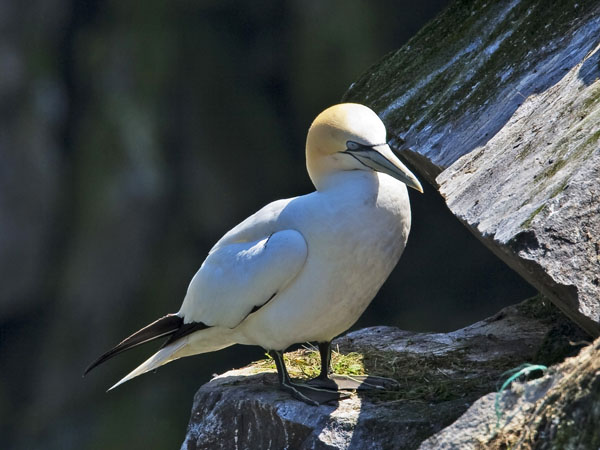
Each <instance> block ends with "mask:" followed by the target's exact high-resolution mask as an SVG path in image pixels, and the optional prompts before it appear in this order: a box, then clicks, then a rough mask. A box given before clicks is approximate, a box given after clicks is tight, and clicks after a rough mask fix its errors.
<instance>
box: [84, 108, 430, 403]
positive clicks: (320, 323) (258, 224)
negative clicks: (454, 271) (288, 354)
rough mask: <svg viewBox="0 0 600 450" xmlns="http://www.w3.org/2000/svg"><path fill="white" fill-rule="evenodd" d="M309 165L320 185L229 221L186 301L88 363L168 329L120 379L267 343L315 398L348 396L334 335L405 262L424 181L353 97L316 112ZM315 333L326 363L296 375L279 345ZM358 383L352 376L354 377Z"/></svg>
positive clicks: (293, 386)
mask: <svg viewBox="0 0 600 450" xmlns="http://www.w3.org/2000/svg"><path fill="white" fill-rule="evenodd" d="M306 166H307V169H308V174H309V176H310V178H311V180H312V182H313V184H314V185H315V188H316V191H315V192H312V193H310V194H307V195H303V196H299V197H295V198H290V199H285V200H277V201H275V202H273V203H270V204H268V205H267V206H265V207H264V208H262V209H261V210H259V211H258V212H257V213H255V214H253V215H252V216H250V217H248V218H247V219H246V220H244V221H243V222H242V223H240V224H239V225H237V226H236V227H235V228H233V229H232V230H230V231H229V232H228V233H227V234H225V236H223V237H222V238H221V239H220V240H219V241H218V242H217V243H216V245H215V246H214V247H213V248H212V249H211V250H210V252H209V254H208V256H207V258H206V260H205V261H204V263H203V264H202V266H201V267H200V269H199V270H198V272H197V273H196V275H195V276H194V277H193V279H192V281H191V283H190V285H189V287H188V290H187V294H186V296H185V298H184V300H183V304H182V305H181V309H180V310H179V311H178V312H177V313H175V314H169V315H167V316H164V317H162V318H160V319H158V320H157V321H155V322H153V323H152V324H150V325H148V326H146V327H145V328H143V329H141V330H140V331H138V332H137V333H135V334H133V335H132V336H130V337H128V338H127V339H125V340H124V341H122V342H121V343H120V344H119V345H117V346H116V347H115V348H113V349H112V350H110V351H109V352H107V353H105V354H104V355H102V356H101V357H100V358H99V359H98V360H96V361H95V362H94V363H92V364H91V365H90V366H89V367H88V369H87V370H86V373H87V372H88V371H90V370H91V369H92V368H94V367H96V366H97V365H98V364H100V363H102V362H104V361H106V360H107V359H109V358H111V357H112V356H114V355H116V354H118V353H121V352H122V351H125V350H127V349H129V348H132V347H135V346H137V345H140V344H143V343H146V342H149V341H152V340H154V339H158V338H161V337H167V338H168V339H167V340H166V342H165V344H164V345H163V347H162V348H161V349H160V350H159V351H158V352H156V353H155V354H154V355H153V356H152V357H150V358H149V359H148V360H147V361H145V362H144V363H143V364H141V365H140V366H139V367H138V368H136V369H135V370H134V371H132V372H131V373H130V374H129V375H127V376H126V377H125V378H123V379H122V380H121V381H119V382H118V383H117V384H115V385H114V386H113V387H112V388H111V389H113V388H115V387H116V386H118V385H120V384H122V383H124V382H126V381H128V380H130V379H132V378H134V377H137V376H138V375H141V374H143V373H145V372H148V371H150V370H153V369H156V368H157V367H159V366H162V365H163V364H166V363H168V362H170V361H173V360H175V359H178V358H181V357H184V356H190V355H196V354H200V353H206V352H212V351H215V350H220V349H222V348H225V347H228V346H230V345H233V344H248V345H259V346H261V347H263V348H264V349H265V350H267V351H268V352H269V354H270V355H271V356H272V357H273V359H274V360H275V363H276V367H277V371H278V375H279V382H280V386H281V387H282V388H283V389H285V390H287V391H288V392H290V393H291V394H292V395H293V396H295V397H296V398H298V399H301V400H303V401H306V402H308V403H311V404H318V403H323V402H326V401H330V400H332V399H335V398H340V394H338V393H337V392H335V391H337V388H339V387H340V383H339V382H338V383H337V384H333V385H332V384H331V382H330V381H329V366H330V362H329V361H330V354H331V353H330V351H331V350H330V342H331V340H332V339H333V338H334V337H336V336H338V335H339V334H341V333H343V332H344V331H346V330H347V329H348V328H349V327H351V326H352V325H353V324H354V323H355V322H356V320H357V319H358V318H359V317H360V315H361V314H362V313H363V311H364V310H365V308H366V307H367V306H368V305H369V303H370V302H371V300H372V299H373V297H374V296H375V294H376V293H377V291H378V290H379V288H380V287H381V285H382V284H383V282H384V281H385V280H386V279H387V277H388V276H389V274H390V272H391V271H392V269H393V268H394V266H395V265H396V263H397V262H398V260H399V258H400V255H401V254H402V251H403V250H404V247H405V245H406V241H407V238H408V233H409V230H410V223H411V214H410V204H409V199H408V192H407V189H406V186H410V187H412V188H414V189H416V190H418V191H420V192H423V189H422V187H421V184H420V183H419V181H418V180H417V179H416V177H415V176H414V175H413V174H412V173H411V172H410V170H409V169H408V168H407V167H406V166H405V165H404V164H403V163H402V162H401V161H400V160H399V159H398V158H397V157H396V156H395V155H394V153H393V152H392V151H391V149H390V147H389V146H388V145H387V144H386V130H385V126H384V124H383V122H382V121H381V120H380V119H379V117H378V116H377V115H376V114H375V113H374V112H373V111H372V110H371V109H369V108H367V107H366V106H363V105H359V104H354V103H345V104H340V105H335V106H332V107H330V108H328V109H326V110H325V111H323V112H322V113H321V114H319V115H318V116H317V118H316V119H315V120H314V122H313V123H312V125H311V127H310V129H309V131H308V136H307V141H306ZM309 341H316V342H317V343H318V344H319V350H320V353H321V374H320V375H319V376H318V377H317V379H315V380H314V383H313V385H310V384H308V385H306V384H298V383H294V382H292V381H291V380H290V378H289V376H288V373H287V370H286V367H285V364H284V362H283V357H282V355H283V351H284V350H285V349H287V348H288V347H289V346H290V345H292V344H295V343H301V342H309ZM351 387H353V388H354V387H355V386H351Z"/></svg>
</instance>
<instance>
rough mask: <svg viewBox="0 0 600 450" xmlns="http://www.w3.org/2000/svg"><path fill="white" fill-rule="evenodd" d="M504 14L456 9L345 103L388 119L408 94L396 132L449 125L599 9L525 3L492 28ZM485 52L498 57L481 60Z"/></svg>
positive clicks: (497, 7) (494, 8)
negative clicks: (354, 103) (358, 104)
mask: <svg viewBox="0 0 600 450" xmlns="http://www.w3.org/2000/svg"><path fill="white" fill-rule="evenodd" d="M505 8H506V3H503V2H486V1H466V0H465V1H455V2H453V3H452V4H451V6H450V7H449V8H448V9H447V10H446V11H445V12H444V13H443V14H441V15H440V16H438V17H437V18H436V19H434V20H433V21H432V22H430V23H429V24H428V25H427V26H426V27H424V28H423V29H422V30H421V31H420V32H419V33H418V34H417V35H416V36H415V37H414V38H413V39H411V40H410V41H409V42H408V43H407V44H406V45H405V46H404V47H403V48H401V49H400V50H398V51H397V52H395V53H393V54H391V55H389V56H388V57H386V58H385V59H384V60H383V61H382V62H380V63H379V64H377V65H375V66H373V67H372V68H371V69H369V70H368V71H367V73H366V74H365V75H364V76H363V77H362V78H361V79H360V80H359V81H358V82H357V83H355V84H354V85H353V87H352V88H351V89H350V90H349V91H348V93H347V94H346V96H345V100H348V101H359V102H363V103H366V104H368V105H369V106H371V107H372V108H373V109H375V110H376V111H383V110H385V109H386V108H388V107H389V106H390V104H391V103H393V102H394V101H396V100H397V99H398V98H401V97H402V96H403V95H405V94H407V93H408V94H407V95H406V97H405V101H404V102H403V104H402V105H398V108H395V109H394V110H393V111H391V112H390V114H388V116H387V117H386V121H387V122H388V128H389V129H391V130H393V131H395V132H400V131H402V130H407V129H408V128H410V127H414V128H416V129H417V130H418V129H420V128H421V127H424V126H426V124H427V123H428V122H429V121H430V120H439V119H443V118H445V119H446V121H447V122H451V121H452V120H453V119H454V118H455V117H459V116H460V115H461V114H462V113H464V112H465V111H467V110H471V109H477V108H479V107H481V106H482V105H483V104H484V103H486V102H487V101H489V100H492V99H493V97H494V96H495V95H498V94H499V93H500V92H501V90H502V89H501V88H502V86H504V85H506V84H507V83H508V82H509V81H510V80H512V79H514V78H515V77H518V76H520V74H522V73H523V72H525V71H527V70H530V68H531V66H532V64H535V63H536V61H540V60H543V59H544V58H546V57H547V56H548V55H549V54H550V53H551V52H553V51H554V48H553V46H552V45H547V44H548V43H550V42H551V41H552V40H553V39H554V38H556V37H558V36H564V35H566V34H567V33H568V30H569V29H573V28H574V27H575V26H576V25H577V23H578V22H580V21H582V20H585V19H586V18H587V17H588V16H589V15H590V14H592V13H593V11H594V10H595V9H596V8H597V2H595V1H593V0H588V1H575V0H570V1H564V2H560V4H558V3H556V4H555V5H549V4H546V3H544V2H540V1H536V0H522V1H521V2H519V3H517V4H516V5H515V6H514V7H513V8H512V9H511V10H510V11H509V12H508V13H507V14H506V15H505V16H504V17H503V18H502V20H501V21H500V22H499V23H495V24H494V23H493V20H494V19H493V18H498V17H501V12H502V11H503V10H504V9H505ZM486 48H494V49H495V50H494V51H493V52H490V54H489V55H485V54H482V50H483V49H486ZM452 57H454V58H455V60H454V61H453V62H452V64H448V63H449V62H450V61H451V58H452ZM442 69H443V70H442ZM519 94H520V93H518V92H516V93H515V95H519ZM521 95H523V94H521ZM416 118H418V119H419V122H418V123H415V119H416Z"/></svg>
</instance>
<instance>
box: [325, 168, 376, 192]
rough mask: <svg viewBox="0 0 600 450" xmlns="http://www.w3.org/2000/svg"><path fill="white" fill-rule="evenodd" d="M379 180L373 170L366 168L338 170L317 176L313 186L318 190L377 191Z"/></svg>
mask: <svg viewBox="0 0 600 450" xmlns="http://www.w3.org/2000/svg"><path fill="white" fill-rule="evenodd" d="M378 185H379V180H378V177H377V174H376V173H375V172H371V171H366V170H340V171H336V172H331V173H328V174H327V175H326V176H323V177H321V178H319V180H318V183H315V187H316V188H317V191H319V192H332V191H342V192H353V191H355V190H357V191H360V192H365V193H366V192H369V191H372V190H374V191H377V188H378Z"/></svg>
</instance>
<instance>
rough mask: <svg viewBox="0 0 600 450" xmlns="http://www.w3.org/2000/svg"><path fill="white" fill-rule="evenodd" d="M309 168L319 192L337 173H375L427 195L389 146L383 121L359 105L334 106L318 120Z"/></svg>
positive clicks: (309, 139) (311, 132) (309, 144)
mask: <svg viewBox="0 0 600 450" xmlns="http://www.w3.org/2000/svg"><path fill="white" fill-rule="evenodd" d="M306 166H307V169H308V174H309V176H310V179H311V180H312V182H313V183H314V185H315V187H316V188H317V189H319V186H322V185H323V183H324V182H325V179H326V178H327V177H328V175H331V174H333V173H336V172H339V171H343V170H374V171H377V172H382V173H386V174H388V175H390V176H392V177H394V178H396V179H397V180H400V181H402V182H403V183H405V184H406V185H407V186H410V187H412V188H414V189H416V190H417V191H419V192H423V188H422V187H421V183H419V180H417V178H416V177H415V176H414V175H413V173H412V172H411V171H410V170H409V169H408V168H407V167H406V166H405V165H404V164H402V162H401V161H400V160H399V159H398V158H397V157H396V155H394V153H393V152H392V150H391V149H390V147H389V146H388V144H387V143H386V132H385V125H384V124H383V122H382V121H381V119H380V118H379V117H378V116H377V114H375V113H374V112H373V111H372V110H371V109H370V108H367V107H366V106H364V105H359V104H357V103H342V104H339V105H335V106H331V107H330V108H327V109H326V110H325V111H323V112H322V113H321V114H319V115H318V116H317V118H316V119H315V120H314V121H313V123H312V125H311V126H310V129H309V130H308V136H307V138H306Z"/></svg>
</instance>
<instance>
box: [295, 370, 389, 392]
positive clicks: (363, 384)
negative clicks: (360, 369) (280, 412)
mask: <svg viewBox="0 0 600 450" xmlns="http://www.w3.org/2000/svg"><path fill="white" fill-rule="evenodd" d="M307 384H309V385H311V386H315V387H319V388H322V389H330V390H370V389H390V388H393V387H395V386H397V385H398V382H397V381H396V380H393V379H391V378H384V377H375V376H369V375H356V376H353V375H336V374H332V375H329V378H325V379H324V378H321V377H317V378H313V379H312V380H310V381H309V382H307Z"/></svg>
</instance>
